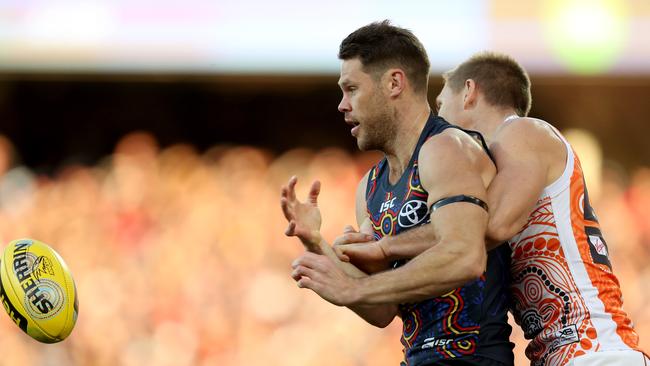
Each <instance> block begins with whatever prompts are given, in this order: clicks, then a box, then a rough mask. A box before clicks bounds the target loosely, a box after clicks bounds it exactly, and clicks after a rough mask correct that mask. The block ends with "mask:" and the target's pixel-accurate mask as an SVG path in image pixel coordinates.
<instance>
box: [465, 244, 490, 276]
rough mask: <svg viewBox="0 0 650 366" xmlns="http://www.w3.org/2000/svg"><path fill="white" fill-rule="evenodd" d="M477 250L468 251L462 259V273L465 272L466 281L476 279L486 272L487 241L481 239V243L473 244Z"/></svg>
mask: <svg viewBox="0 0 650 366" xmlns="http://www.w3.org/2000/svg"><path fill="white" fill-rule="evenodd" d="M473 247H474V248H476V249H475V250H472V251H468V252H467V253H466V254H465V255H464V256H463V257H464V258H463V260H462V261H461V268H460V269H461V273H463V274H464V276H463V280H464V281H466V282H469V281H473V280H476V279H477V278H479V277H481V276H482V275H483V274H484V273H485V268H486V266H487V253H486V251H485V243H484V242H483V241H482V240H481V242H480V243H477V245H474V246H473Z"/></svg>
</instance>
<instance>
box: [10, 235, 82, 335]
mask: <svg viewBox="0 0 650 366" xmlns="http://www.w3.org/2000/svg"><path fill="white" fill-rule="evenodd" d="M0 299H1V300H2V304H3V305H4V308H5V310H6V311H7V314H9V317H10V318H11V320H13V321H14V322H15V323H16V325H18V327H20V329H22V330H23V331H24V332H25V333H27V334H28V335H29V336H31V337H32V338H34V339H36V340H37V341H40V342H43V343H55V342H60V341H62V340H64V339H65V338H66V337H67V336H68V335H70V332H71V331H72V328H74V325H75V323H76V322H77V313H78V312H79V302H78V300H77V289H76V287H75V284H74V280H73V279H72V275H71V274H70V270H69V269H68V266H66V264H65V262H64V261H63V258H61V256H60V255H59V254H58V253H57V252H55V251H54V249H52V248H50V247H49V246H48V245H47V244H44V243H42V242H40V241H38V240H33V239H19V240H14V241H12V242H11V243H9V245H7V247H6V248H5V250H4V252H3V253H2V256H1V257H0Z"/></svg>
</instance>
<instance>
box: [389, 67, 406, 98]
mask: <svg viewBox="0 0 650 366" xmlns="http://www.w3.org/2000/svg"><path fill="white" fill-rule="evenodd" d="M385 76H386V82H385V85H387V86H388V93H389V96H390V97H391V98H395V97H398V96H399V95H400V94H402V93H403V92H404V89H406V85H407V84H408V80H407V79H406V73H404V70H402V69H390V70H388V71H386V74H385Z"/></svg>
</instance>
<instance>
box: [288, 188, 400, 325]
mask: <svg viewBox="0 0 650 366" xmlns="http://www.w3.org/2000/svg"><path fill="white" fill-rule="evenodd" d="M366 180H367V176H366V178H364V179H363V180H362V182H361V183H360V186H362V185H363V183H364V182H365V181H366ZM296 184H297V178H296V177H292V178H291V179H290V180H289V183H288V184H287V185H286V186H284V187H283V188H282V196H281V200H280V204H281V207H282V211H283V213H284V216H285V218H286V219H287V220H288V221H289V225H288V227H287V230H286V232H285V234H286V235H287V236H296V237H298V238H299V239H300V240H301V242H302V243H303V245H304V247H305V249H306V250H307V251H308V253H306V254H305V255H303V256H302V257H301V258H304V257H308V258H313V259H314V260H316V261H319V262H320V263H322V265H324V266H330V269H329V272H331V273H336V274H338V275H340V276H342V277H343V278H346V279H360V278H363V277H366V276H367V274H366V273H365V272H363V271H361V270H360V269H358V268H357V267H355V266H354V265H352V264H350V263H346V262H342V261H341V260H339V259H338V257H337V255H336V253H335V252H334V250H333V249H332V247H331V246H330V245H329V244H328V243H327V241H325V239H323V238H322V236H321V234H320V225H321V216H320V210H319V209H318V195H319V193H320V183H319V182H318V181H316V182H314V183H313V184H312V187H311V189H310V191H309V195H308V199H307V202H305V203H303V202H300V201H299V200H298V199H297V198H296V194H295V186H296ZM357 196H358V194H357ZM364 204H365V201H364ZM359 212H360V210H359V203H358V201H357V219H359V216H358V213H359ZM360 226H362V225H360ZM294 268H295V266H294ZM304 275H305V273H303V272H301V271H297V270H295V269H294V271H293V273H292V274H291V276H292V277H293V279H294V280H296V281H297V282H298V284H299V286H300V281H301V280H302V278H303V276H304ZM349 308H350V309H351V310H352V311H354V312H355V313H356V314H357V315H359V316H360V317H361V318H363V319H364V320H366V321H367V322H368V323H370V324H372V325H374V326H377V327H385V326H387V325H388V324H390V323H391V321H392V320H393V319H394V318H395V315H397V307H396V306H395V305H379V306H362V305H361V306H349Z"/></svg>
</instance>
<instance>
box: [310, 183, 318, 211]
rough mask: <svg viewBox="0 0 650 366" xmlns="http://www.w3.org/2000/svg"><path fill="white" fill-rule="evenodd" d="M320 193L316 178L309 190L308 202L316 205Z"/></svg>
mask: <svg viewBox="0 0 650 366" xmlns="http://www.w3.org/2000/svg"><path fill="white" fill-rule="evenodd" d="M319 194H320V181H318V180H316V181H314V183H312V185H311V189H310V190H309V203H311V204H312V205H314V206H318V195H319Z"/></svg>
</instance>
